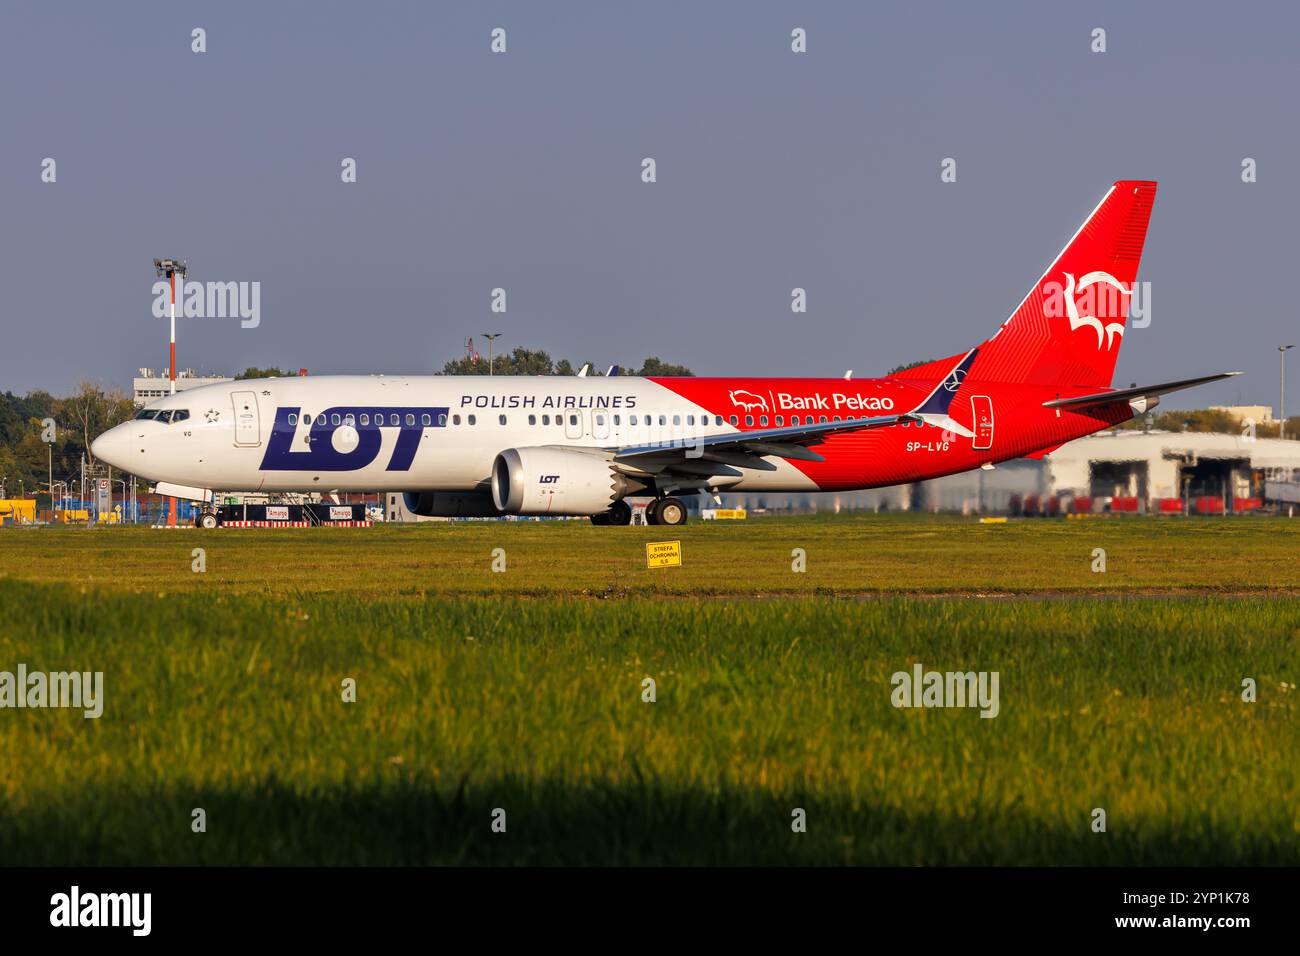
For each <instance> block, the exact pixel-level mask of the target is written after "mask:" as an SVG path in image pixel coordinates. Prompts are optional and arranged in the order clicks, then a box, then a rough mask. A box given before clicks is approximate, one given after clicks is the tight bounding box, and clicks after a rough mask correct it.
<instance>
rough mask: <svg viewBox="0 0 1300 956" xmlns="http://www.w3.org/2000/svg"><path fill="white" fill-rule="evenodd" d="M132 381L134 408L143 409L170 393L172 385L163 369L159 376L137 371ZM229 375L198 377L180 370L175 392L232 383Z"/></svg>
mask: <svg viewBox="0 0 1300 956" xmlns="http://www.w3.org/2000/svg"><path fill="white" fill-rule="evenodd" d="M137 372H138V374H137V375H136V377H135V378H134V379H133V380H132V388H131V397H132V399H133V400H134V401H135V405H136V408H143V407H144V406H145V405H148V404H149V403H150V402H156V401H158V399H160V398H165V397H166V396H168V395H170V394H171V393H172V383H171V380H170V379H169V378H168V377H167V372H166V370H165V369H164V370H163V373H162V374H161V375H160V374H158V373H156V372H154V370H153V369H151V368H142V369H138V370H137ZM233 381H234V379H233V378H231V377H230V376H229V375H199V374H198V373H197V372H195V371H194V369H192V368H186V369H181V370H179V371H178V372H177V373H176V391H178V392H183V391H185V390H186V389H187V388H198V387H199V386H200V385H217V384H219V383H221V382H233Z"/></svg>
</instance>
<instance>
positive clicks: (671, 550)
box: [645, 541, 682, 568]
mask: <svg viewBox="0 0 1300 956" xmlns="http://www.w3.org/2000/svg"><path fill="white" fill-rule="evenodd" d="M645 566H646V567H647V568H680V567H681V566H682V543H681V542H680V541H649V542H646V546H645Z"/></svg>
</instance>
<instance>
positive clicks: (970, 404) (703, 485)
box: [91, 180, 1238, 528]
mask: <svg viewBox="0 0 1300 956" xmlns="http://www.w3.org/2000/svg"><path fill="white" fill-rule="evenodd" d="M1155 195H1156V183H1154V182H1147V181H1140V180H1121V181H1119V182H1116V183H1115V184H1114V185H1112V186H1111V187H1110V189H1109V190H1107V192H1106V194H1105V196H1104V197H1103V198H1102V200H1101V202H1100V203H1098V204H1097V207H1096V208H1095V209H1094V210H1093V211H1092V213H1091V214H1089V215H1088V217H1087V218H1086V219H1085V220H1084V222H1083V225H1082V226H1080V227H1079V229H1078V231H1077V232H1076V233H1075V234H1074V236H1073V237H1072V238H1071V239H1070V241H1069V242H1067V243H1066V245H1065V248H1064V249H1062V250H1061V252H1060V254H1059V255H1057V256H1056V258H1055V259H1053V260H1052V263H1051V265H1050V266H1048V268H1047V270H1046V271H1045V272H1044V273H1043V274H1042V277H1041V278H1040V279H1039V280H1038V282H1037V283H1036V284H1035V285H1034V286H1033V287H1032V288H1031V289H1030V290H1029V292H1028V293H1027V294H1026V295H1025V297H1024V299H1023V300H1022V301H1021V302H1020V304H1019V305H1018V306H1017V307H1016V308H1015V310H1014V311H1013V312H1012V313H1011V315H1010V317H1009V318H1007V319H1006V321H1005V322H1003V323H1002V325H1001V327H999V328H998V329H997V330H996V331H995V332H994V333H993V335H992V337H991V338H989V339H988V340H986V341H984V342H983V343H981V344H979V345H976V346H974V347H971V348H967V349H965V350H963V351H962V352H959V353H957V354H955V355H952V356H949V357H947V358H942V359H938V360H935V361H927V362H925V363H923V364H919V365H917V366H915V367H912V368H907V369H904V370H902V371H897V372H894V373H893V374H889V375H885V376H883V377H881V378H861V379H855V378H853V377H852V372H849V373H847V374H846V375H845V376H843V377H840V378H693V377H648V378H638V377H633V376H625V375H621V374H618V370H617V369H616V368H615V369H611V370H610V373H611V374H609V375H606V376H590V375H583V376H566V377H555V376H536V377H527V378H523V377H513V376H500V377H497V376H481V375H471V376H441V375H429V376H384V375H376V376H362V375H324V376H314V377H302V378H290V377H286V378H267V379H250V380H243V381H234V382H229V383H223V384H218V385H207V386H202V387H198V388H193V389H188V390H186V391H184V392H181V393H176V394H173V395H169V396H167V397H166V398H163V399H161V400H160V401H156V402H154V403H152V404H150V405H149V406H147V407H146V408H144V409H143V410H141V411H140V412H139V413H138V414H137V415H136V417H135V418H134V419H132V420H130V421H128V422H125V423H123V424H120V425H117V426H116V427H114V428H111V429H109V430H108V431H106V432H105V433H104V434H102V435H100V436H99V437H98V438H96V439H95V441H94V442H93V444H92V445H91V451H92V454H93V455H94V456H95V457H96V458H99V459H101V460H103V461H105V462H108V463H109V464H110V465H112V466H113V467H115V468H118V469H121V470H123V471H127V472H130V473H132V474H135V475H137V476H141V477H144V478H146V479H148V480H150V481H152V482H154V483H155V484H156V491H157V492H158V493H160V494H163V495H171V496H175V497H179V498H186V499H191V500H194V501H198V502H201V503H202V506H201V508H200V511H199V517H198V518H196V523H197V524H199V525H200V526H202V527H207V528H213V527H216V526H217V525H218V524H219V518H218V515H217V512H216V510H215V507H214V505H213V502H214V500H215V497H216V494H217V493H219V492H232V491H243V492H250V491H254V492H270V493H275V492H298V493H303V492H320V493H322V494H331V493H337V492H345V491H371V492H373V491H382V492H401V493H403V494H404V501H405V503H406V506H407V507H408V508H409V509H410V510H411V511H412V512H414V513H415V514H417V515H422V516H430V517H438V516H441V517H488V516H502V515H569V516H573V515H577V516H588V517H590V519H591V521H592V522H593V523H594V524H599V525H627V524H630V523H631V521H632V508H631V506H630V504H629V499H631V498H637V497H642V498H649V499H651V500H650V502H649V504H648V505H647V507H646V511H645V515H646V520H647V522H648V523H650V524H659V525H680V524H682V523H684V522H685V521H686V518H687V508H686V506H685V504H684V503H683V501H682V497H683V496H687V495H701V494H703V495H712V496H714V497H715V500H716V496H718V495H719V494H720V493H721V492H723V491H728V492H776V491H783V492H807V491H848V490H856V489H863V488H876V487H882V486H886V485H895V484H900V483H905V482H914V481H921V480H924V479H928V478H938V477H941V476H943V475H950V474H954V473H957V472H963V471H968V470H972V469H976V468H982V467H983V468H988V467H991V466H992V465H994V464H996V463H998V462H1003V461H1007V460H1009V459H1013V458H1021V457H1041V456H1042V455H1044V454H1047V453H1048V452H1050V451H1052V450H1054V449H1056V448H1058V447H1060V446H1061V445H1063V444H1065V443H1066V442H1068V441H1072V440H1073V439H1076V438H1081V437H1083V436H1085V435H1089V434H1092V433H1093V432H1097V431H1101V430H1104V429H1108V428H1112V427H1114V426H1115V425H1118V424H1120V423H1122V422H1124V421H1126V420H1128V419H1130V418H1132V417H1134V416H1136V415H1140V414H1144V413H1145V412H1147V411H1148V410H1149V409H1151V408H1153V407H1155V405H1156V404H1157V403H1158V402H1159V400H1160V396H1162V395H1165V394H1167V393H1169V392H1174V391H1178V390H1179V389H1184V388H1191V387H1193V386H1196V385H1202V384H1205V383H1207V382H1214V381H1218V380H1220V379H1224V378H1227V377H1229V376H1230V375H1235V374H1238V373H1236V372H1224V373H1219V374H1215V375H1204V376H1200V377H1198V378H1189V379H1183V380H1180V381H1174V382H1164V383H1160V384H1157V385H1148V386H1136V385H1134V386H1132V387H1129V388H1120V389H1114V388H1112V387H1111V379H1112V376H1113V374H1114V370H1115V361H1116V358H1117V357H1118V355H1119V348H1120V345H1121V343H1122V342H1123V339H1124V332H1125V327H1126V322H1127V318H1128V312H1129V302H1130V297H1131V295H1132V292H1133V284H1134V282H1135V281H1136V279H1137V271H1138V263H1139V260H1140V258H1141V255H1142V248H1143V245H1144V243H1145V239H1146V232H1147V224H1148V222H1149V221H1150V216H1151V208H1152V205H1153V203H1154V201H1155Z"/></svg>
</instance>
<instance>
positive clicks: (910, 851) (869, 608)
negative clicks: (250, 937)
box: [0, 516, 1300, 865]
mask: <svg viewBox="0 0 1300 956" xmlns="http://www.w3.org/2000/svg"><path fill="white" fill-rule="evenodd" d="M666 538H669V539H679V540H681V541H682V545H683V554H684V566H683V567H682V568H674V569H661V570H656V571H650V570H647V569H646V568H645V566H644V564H645V562H644V544H645V542H646V541H652V540H662V539H666ZM196 547H201V548H203V549H205V552H206V554H205V560H206V565H207V570H206V572H204V573H195V572H193V571H192V570H191V567H192V562H193V560H194V559H193V557H192V554H191V552H192V549H194V548H196ZM494 548H503V549H505V552H506V562H507V570H506V571H505V572H504V573H494V572H492V571H491V567H490V565H491V561H492V550H493V549H494ZM794 548H803V549H804V550H805V551H806V554H807V572H806V573H802V574H800V573H794V572H793V571H792V570H791V560H792V559H791V553H790V552H791V550H792V549H794ZM1095 548H1104V549H1105V551H1106V562H1107V570H1106V572H1105V573H1100V574H1098V573H1094V572H1093V571H1092V570H1091V567H1092V563H1093V549H1095ZM1297 559H1300V523H1297V524H1296V525H1294V526H1293V525H1292V524H1291V523H1290V522H1287V521H1285V520H1266V519H1244V520H1243V519H1209V520H1171V521H1160V520H1154V519H1153V520H1102V519H1099V520H1090V521H1078V522H1073V521H1071V522H1066V521H1059V522H1048V521H1026V522H1012V523H1009V524H1006V525H993V526H981V525H979V524H976V523H973V522H972V521H971V520H969V519H957V518H909V517H901V516H891V517H874V518H873V517H868V518H847V517H846V518H835V519H830V518H820V519H765V520H756V521H752V522H750V523H749V524H747V525H742V524H720V523H719V524H714V523H709V524H691V525H688V526H686V527H685V528H680V529H676V530H673V531H672V532H671V533H666V532H665V531H664V530H663V529H647V528H593V527H590V526H588V525H585V524H580V523H577V522H564V523H548V524H532V523H527V524H525V523H519V524H498V523H471V524H455V525H426V526H420V527H406V528H396V527H393V528H376V529H368V530H361V529H348V530H344V529H339V530H334V531H330V530H315V529H313V530H303V531H301V532H299V531H270V530H266V531H263V530H234V529H227V530H221V531H216V532H200V531H196V530H185V531H158V530H151V529H96V530H87V529H78V528H74V529H61V530H17V529H5V530H3V531H0V602H2V604H0V606H3V607H4V609H5V611H6V613H5V617H4V622H5V624H4V627H3V628H0V670H8V671H13V670H14V669H15V668H16V666H17V664H18V663H19V662H22V663H25V664H26V665H27V667H28V670H29V671H32V670H71V669H76V670H94V671H103V672H104V686H105V690H104V696H105V705H104V715H103V717H101V718H100V719H98V720H86V719H84V718H83V717H82V716H81V713H80V711H69V710H30V709H25V710H10V709H5V710H0V860H2V861H3V862H6V863H9V864H78V865H79V864H115V863H128V864H131V863H203V864H240V863H286V864H298V863H361V864H385V863H399V864H425V863H435V864H441V863H489V864H539V863H600V864H603V863H655V864H658V863H684V864H697V863H723V864H747V863H758V864H763V863H794V864H836V863H863V864H984V863H1008V864H1089V863H1095V864H1152V865H1154V864H1255V863H1264V864H1291V865H1295V864H1298V863H1300V761H1297V756H1296V755H1297V754H1300V712H1298V708H1297V702H1298V701H1300V697H1297V691H1296V689H1295V686H1294V685H1295V684H1296V683H1297V682H1298V681H1300V602H1297V600H1296V598H1295V595H1296V593H1297V591H1298V590H1300V574H1298V573H1297V572H1298V571H1300V561H1298V560H1297ZM1133 595H1137V596H1133ZM916 662H920V663H922V664H923V665H924V666H925V668H927V669H932V670H943V671H949V670H961V671H966V670H976V671H981V670H987V671H997V672H998V673H999V675H1000V689H1001V694H1000V712H999V714H998V716H997V717H996V718H994V719H981V718H980V717H979V716H978V714H977V713H976V711H975V710H972V709H955V708H954V709H896V708H895V707H893V706H892V705H891V702H890V695H891V690H892V688H891V684H890V675H891V674H892V673H894V672H896V671H904V670H910V668H911V667H912V665H913V664H914V663H916ZM647 677H649V678H652V679H653V680H654V681H655V683H656V697H657V699H656V700H655V701H654V702H653V703H648V702H644V701H643V700H642V694H643V684H642V682H643V680H644V679H645V678H647ZM1247 677H1250V678H1253V679H1254V680H1255V681H1256V682H1257V684H1258V701H1257V702H1256V703H1249V704H1248V703H1243V702H1242V700H1241V687H1242V680H1243V678H1247ZM344 678H353V679H355V681H356V694H357V699H356V702H355V703H345V702H344V701H343V700H342V693H341V686H342V681H343V680H344ZM196 807H201V808H203V809H204V810H205V811H206V813H207V832H205V833H194V832H192V831H191V811H192V810H193V809H194V808H196ZM496 808H501V809H503V810H504V811H505V814H506V824H507V826H506V832H505V833H494V832H492V829H491V822H492V813H493V810H494V809H496ZM795 808H802V809H803V810H805V811H806V814H807V832H805V833H794V832H792V830H791V819H792V818H791V813H792V811H793V810H794V809H795ZM1094 808H1103V809H1104V810H1105V811H1106V815H1107V828H1106V832H1105V833H1095V832H1093V831H1092V829H1091V824H1092V820H1093V817H1092V811H1093V809H1094Z"/></svg>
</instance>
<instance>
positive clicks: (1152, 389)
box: [1043, 372, 1241, 409]
mask: <svg viewBox="0 0 1300 956" xmlns="http://www.w3.org/2000/svg"><path fill="white" fill-rule="evenodd" d="M1240 374H1241V373H1240V372H1220V373H1219V374H1218V375H1203V376H1201V377H1200V378H1185V379H1182V380H1181V381H1178V382H1162V383H1161V384H1159V385H1135V386H1134V387H1132V388H1119V389H1115V390H1114V391H1112V392H1095V393H1094V394H1092V395H1076V396H1075V397H1074V398H1055V399H1052V400H1051V401H1050V402H1043V407H1045V408H1070V409H1083V408H1096V407H1097V406H1099V405H1110V404H1112V403H1114V402H1132V401H1137V400H1139V399H1150V398H1159V397H1160V396H1161V395H1164V394H1167V393H1168V392H1177V391H1181V390H1182V389H1184V388H1195V387H1196V386H1197V385H1204V384H1206V383H1207V382H1218V381H1222V380H1223V379H1225V378H1232V376H1234V375H1240Z"/></svg>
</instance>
